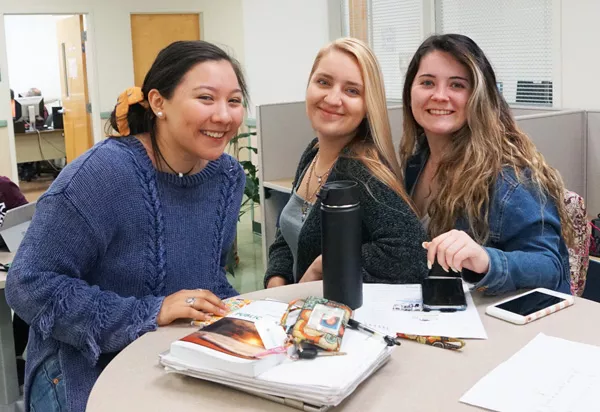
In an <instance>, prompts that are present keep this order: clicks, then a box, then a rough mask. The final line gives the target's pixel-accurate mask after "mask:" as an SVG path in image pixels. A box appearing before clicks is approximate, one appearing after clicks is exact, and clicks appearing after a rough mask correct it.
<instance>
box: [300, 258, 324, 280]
mask: <svg viewBox="0 0 600 412" xmlns="http://www.w3.org/2000/svg"><path fill="white" fill-rule="evenodd" d="M315 280H323V259H322V255H319V256H318V257H317V258H316V259H315V260H314V261H313V263H312V264H311V265H310V266H309V268H308V269H306V272H304V276H302V278H301V279H300V282H298V283H304V282H314V281H315Z"/></svg>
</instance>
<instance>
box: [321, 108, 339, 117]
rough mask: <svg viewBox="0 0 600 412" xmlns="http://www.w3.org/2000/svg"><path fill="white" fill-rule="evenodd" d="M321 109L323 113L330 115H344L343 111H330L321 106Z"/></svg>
mask: <svg viewBox="0 0 600 412" xmlns="http://www.w3.org/2000/svg"><path fill="white" fill-rule="evenodd" d="M319 110H321V111H322V112H323V113H325V114H328V115H330V116H343V115H342V114H341V113H336V112H330V111H329V110H325V109H323V108H321V107H319Z"/></svg>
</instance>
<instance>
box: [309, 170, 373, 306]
mask: <svg viewBox="0 0 600 412" xmlns="http://www.w3.org/2000/svg"><path fill="white" fill-rule="evenodd" d="M358 195H359V191H358V184H357V183H356V182H352V181H344V180H342V181H337V182H329V183H326V184H324V185H323V187H322V188H321V192H320V193H319V198H320V199H321V247H322V255H323V297H324V298H326V299H330V300H333V301H336V302H339V303H343V304H345V305H348V306H349V307H350V308H351V309H352V310H354V309H357V308H359V307H361V306H362V251H361V249H362V233H361V232H362V231H361V227H362V219H361V212H360V202H359V199H358Z"/></svg>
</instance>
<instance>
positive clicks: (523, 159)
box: [400, 34, 574, 245]
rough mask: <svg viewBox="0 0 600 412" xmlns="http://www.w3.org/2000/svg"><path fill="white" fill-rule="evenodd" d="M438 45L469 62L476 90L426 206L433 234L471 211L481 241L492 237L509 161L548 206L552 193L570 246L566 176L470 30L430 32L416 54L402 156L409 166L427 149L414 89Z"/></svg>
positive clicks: (472, 225) (407, 86) (475, 234)
mask: <svg viewBox="0 0 600 412" xmlns="http://www.w3.org/2000/svg"><path fill="white" fill-rule="evenodd" d="M436 50H437V51H441V52H446V53H449V54H450V55H452V57H454V58H455V59H456V60H457V61H458V62H459V63H461V64H462V65H463V66H464V67H465V68H467V70H468V72H469V75H470V77H471V78H470V80H471V84H472V92H471V96H470V97H469V100H468V102H467V107H466V112H467V122H466V124H465V125H464V126H463V127H462V128H461V129H459V130H458V131H456V132H455V133H454V135H453V136H452V144H451V145H448V147H447V148H446V150H445V153H444V154H443V157H442V159H441V162H440V164H439V167H438V170H437V172H436V175H435V179H437V182H438V184H439V193H438V195H437V196H436V197H435V198H434V199H433V200H432V201H431V203H430V204H429V207H428V209H427V212H428V213H429V216H431V221H430V224H429V235H430V236H431V237H432V238H433V237H435V236H438V235H440V234H442V233H444V232H447V231H448V230H451V229H453V228H454V227H455V223H456V221H457V219H458V218H460V217H464V218H466V219H467V221H468V224H469V229H470V232H471V234H472V236H473V238H474V239H475V241H477V242H478V243H480V244H485V243H486V242H487V240H488V238H489V232H490V230H489V223H488V222H489V208H490V196H491V188H493V187H494V185H495V183H496V180H497V179H498V176H499V175H500V174H501V173H502V169H503V168H505V167H510V168H512V169H513V170H514V172H515V175H516V176H517V179H519V181H520V182H524V180H525V179H527V180H530V181H531V184H533V185H535V186H536V187H537V189H538V190H537V192H538V195H539V197H540V199H541V201H542V205H543V204H544V203H545V202H546V201H547V200H548V199H547V198H548V197H550V199H551V200H552V201H553V202H554V204H555V205H556V208H557V209H558V214H559V216H560V223H561V228H562V235H563V238H564V239H565V242H566V243H567V245H571V244H572V241H573V239H574V230H573V225H572V222H571V219H570V218H569V216H568V214H567V211H566V209H565V205H564V201H563V198H564V193H565V185H564V183H563V180H562V178H561V176H560V174H559V173H558V171H557V170H555V169H554V168H552V167H550V166H549V165H548V164H547V163H546V161H545V159H544V156H542V154H541V153H539V152H538V150H537V149H536V147H535V145H534V144H533V142H532V141H531V139H529V137H528V136H527V135H526V134H525V133H524V132H522V131H521V130H520V129H519V128H518V126H517V124H516V122H515V119H514V118H513V116H512V114H511V111H510V108H509V106H508V104H507V103H506V101H505V100H504V98H503V97H502V95H501V94H500V93H499V92H498V89H497V86H496V75H495V74H494V70H493V68H492V65H491V64H490V62H489V61H488V59H487V58H486V57H485V54H484V53H483V51H482V50H481V49H480V48H479V46H477V44H476V43H475V42H474V41H473V40H471V39H470V38H469V37H466V36H463V35H460V34H444V35H434V36H431V37H429V38H428V39H426V40H425V41H424V42H423V44H421V46H420V47H419V49H418V50H417V52H416V53H415V55H414V57H413V58H412V60H411V62H410V64H409V66H408V69H407V72H406V79H405V82H404V90H403V93H402V98H403V102H404V104H403V106H404V108H403V112H404V128H403V136H402V143H401V145H400V163H401V164H402V165H404V166H405V165H406V164H407V162H408V160H409V158H410V157H411V156H413V155H414V154H415V153H416V152H417V151H419V150H420V149H421V147H420V145H421V144H426V141H425V140H423V141H421V139H420V137H421V136H422V135H423V133H424V131H423V128H422V127H421V126H420V125H419V124H418V123H417V122H416V120H415V118H414V116H413V114H412V110H411V89H412V84H413V81H414V79H415V77H416V74H417V72H418V70H419V64H420V62H421V59H422V58H423V57H424V56H426V55H427V54H429V53H431V52H433V51H436ZM528 184H529V183H528ZM542 207H543V206H542Z"/></svg>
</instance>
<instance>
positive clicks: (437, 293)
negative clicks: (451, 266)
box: [421, 260, 467, 312]
mask: <svg viewBox="0 0 600 412" xmlns="http://www.w3.org/2000/svg"><path fill="white" fill-rule="evenodd" d="M421 289H422V293H423V310H424V311H431V310H439V311H442V312H455V311H457V310H465V309H467V298H466V297H465V290H464V288H463V282H462V278H461V277H460V274H458V273H454V272H452V273H447V272H446V271H444V269H443V268H442V267H441V266H440V264H439V263H437V260H436V262H435V263H434V265H433V267H432V268H431V270H430V272H429V276H428V277H426V278H425V279H423V282H422V283H421Z"/></svg>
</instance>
